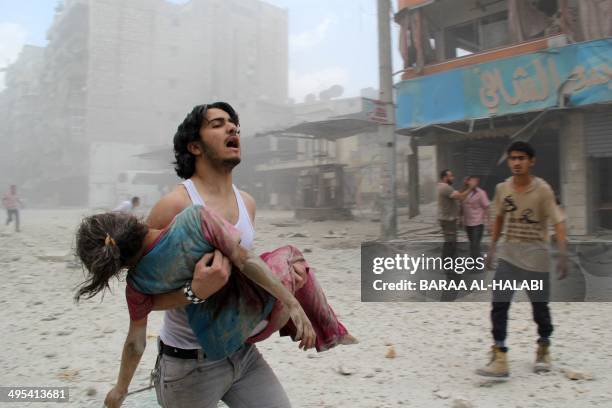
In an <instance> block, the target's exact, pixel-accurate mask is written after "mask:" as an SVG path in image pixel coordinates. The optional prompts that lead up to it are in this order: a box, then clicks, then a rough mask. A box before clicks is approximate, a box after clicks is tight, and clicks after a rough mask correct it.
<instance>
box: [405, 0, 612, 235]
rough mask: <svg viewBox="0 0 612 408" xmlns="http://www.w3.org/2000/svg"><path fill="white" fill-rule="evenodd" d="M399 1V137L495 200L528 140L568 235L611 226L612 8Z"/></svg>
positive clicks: (513, 0) (515, 1)
mask: <svg viewBox="0 0 612 408" xmlns="http://www.w3.org/2000/svg"><path fill="white" fill-rule="evenodd" d="M451 3H452V4H451ZM398 4H399V12H398V14H397V15H396V21H397V22H398V23H399V24H400V27H401V30H400V31H401V34H400V36H401V38H400V46H401V47H402V55H403V57H404V71H403V76H402V81H401V82H399V83H398V84H396V87H397V118H398V128H399V130H398V132H400V133H403V134H407V135H412V136H414V137H416V138H418V140H419V144H420V145H428V146H435V147H436V151H437V166H438V170H442V169H444V168H450V169H452V170H453V171H454V172H455V174H456V175H457V176H458V180H461V179H462V177H464V176H467V175H477V176H480V178H481V183H482V184H483V187H484V188H485V189H486V190H487V191H488V192H489V194H490V195H491V194H492V193H493V191H494V187H495V185H496V184H497V183H498V182H500V181H502V180H504V179H505V178H507V177H508V176H509V175H510V173H509V171H508V169H507V165H506V164H505V161H504V152H505V150H506V148H507V147H508V146H509V144H511V143H512V142H514V141H517V140H523V141H529V142H530V143H531V144H533V145H534V147H535V149H536V152H537V161H536V166H535V169H534V173H535V174H536V175H537V176H540V177H543V178H544V179H545V180H546V181H548V183H549V184H550V185H551V186H552V188H553V189H554V191H555V193H556V194H557V196H558V198H559V200H560V202H561V203H562V205H563V207H564V208H565V211H566V213H567V216H568V227H569V233H570V234H573V235H586V234H592V233H597V231H599V230H600V229H601V228H612V191H611V190H612V189H611V188H610V183H609V177H610V174H611V173H610V168H611V166H612V65H611V63H610V61H612V18H610V17H611V16H612V14H611V13H612V1H608V0H606V1H590V0H585V1H579V2H578V1H572V0H567V1H564V0H559V1H556V0H554V1H527V0H508V1H496V2H491V3H490V4H488V5H487V4H484V3H483V2H478V1H474V0H458V1H452V2H450V1H448V0H437V1H431V0H429V1H419V0H403V1H402V0H400V1H399V3H398Z"/></svg>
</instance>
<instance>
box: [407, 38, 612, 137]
mask: <svg viewBox="0 0 612 408" xmlns="http://www.w3.org/2000/svg"><path fill="white" fill-rule="evenodd" d="M396 88H397V115H396V117H397V127H398V128H399V129H414V128H418V127H422V126H427V125H432V124H443V123H452V122H457V121H464V120H470V119H480V118H487V117H493V116H502V115H507V114H512V113H521V112H530V111H539V110H543V109H546V108H551V107H555V106H560V103H561V102H560V101H562V103H564V104H565V106H570V107H571V106H584V105H590V104H593V103H602V102H612V39H610V38H608V39H603V40H596V41H589V42H584V43H578V44H572V45H567V46H564V47H559V48H548V49H546V50H543V51H540V52H536V53H532V54H525V55H519V56H516V57H511V58H505V59H500V60H497V61H493V62H487V63H483V64H478V65H474V66H470V67H466V68H459V69H454V70H450V71H446V72H441V73H438V74H433V75H427V76H423V77H419V78H415V79H410V80H407V81H402V82H400V83H398V84H396Z"/></svg>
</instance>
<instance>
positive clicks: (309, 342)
mask: <svg viewBox="0 0 612 408" xmlns="http://www.w3.org/2000/svg"><path fill="white" fill-rule="evenodd" d="M229 258H230V260H231V261H232V263H233V264H234V265H235V266H236V267H237V268H238V269H239V270H240V272H242V274H243V275H244V276H246V277H247V278H248V279H250V280H252V281H253V282H255V283H256V284H257V285H259V286H261V287H262V288H263V289H265V290H266V291H267V292H268V293H270V294H271V295H272V296H274V297H275V298H276V299H278V300H279V301H280V302H281V303H282V304H283V305H285V307H286V308H287V311H288V312H289V317H290V318H291V320H292V321H293V323H294V325H295V327H296V331H297V332H296V335H295V340H301V342H300V345H299V347H300V348H303V349H304V350H308V349H309V348H312V347H314V345H315V340H316V334H315V332H314V329H313V327H312V324H311V323H310V320H309V319H308V316H306V313H304V310H303V309H302V306H301V305H300V304H299V302H298V301H297V299H296V298H295V297H294V296H293V294H292V293H291V292H290V291H289V290H288V289H287V288H286V287H285V286H284V285H283V283H282V282H281V281H280V279H278V277H277V276H276V275H274V273H273V272H272V271H271V270H270V268H269V267H268V265H267V264H266V263H265V262H264V261H263V260H262V259H261V258H260V257H259V256H257V255H255V254H254V253H252V252H250V251H247V249H246V248H244V247H243V246H241V245H238V246H237V247H236V249H235V250H234V251H233V252H232V254H231V255H229Z"/></svg>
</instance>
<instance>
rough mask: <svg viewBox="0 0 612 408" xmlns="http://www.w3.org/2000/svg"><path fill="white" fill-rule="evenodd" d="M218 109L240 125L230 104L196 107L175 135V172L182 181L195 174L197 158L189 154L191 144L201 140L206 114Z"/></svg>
mask: <svg viewBox="0 0 612 408" xmlns="http://www.w3.org/2000/svg"><path fill="white" fill-rule="evenodd" d="M210 108H216V109H221V110H222V111H224V112H226V113H227V114H228V115H229V116H230V119H231V120H232V122H234V123H235V124H236V126H239V125H240V121H239V119H238V114H237V113H236V111H235V110H234V108H232V106H231V105H230V104H229V103H226V102H215V103H211V104H208V105H196V106H195V107H194V108H193V109H192V110H191V112H190V113H189V114H188V115H187V117H186V118H185V120H183V123H181V124H180V125H179V127H178V129H177V130H176V133H175V134H174V158H175V162H174V170H176V174H177V175H178V176H179V177H180V178H182V179H188V178H189V177H191V176H193V173H195V156H194V155H193V154H191V153H190V152H189V150H188V149H187V146H189V143H193V142H197V141H198V140H200V129H201V128H202V126H203V125H205V123H204V122H205V120H206V112H208V109H210Z"/></svg>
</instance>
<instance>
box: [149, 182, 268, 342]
mask: <svg viewBox="0 0 612 408" xmlns="http://www.w3.org/2000/svg"><path fill="white" fill-rule="evenodd" d="M182 184H183V186H184V187H185V189H186V190H187V194H189V198H190V199H191V202H192V204H194V205H205V204H204V200H202V197H201V196H200V194H199V193H198V190H196V187H195V185H194V184H193V182H192V181H191V180H189V179H187V180H185V181H183V182H182ZM232 187H233V189H234V195H235V196H236V202H237V203H238V222H237V223H236V224H235V225H234V226H235V227H236V228H237V229H238V231H240V244H241V245H242V246H243V247H245V248H248V249H250V248H251V247H252V246H253V239H254V238H255V229H254V228H253V224H252V223H251V218H250V217H249V213H248V211H247V209H246V206H245V205H244V201H243V200H242V196H241V195H240V192H239V191H238V189H237V188H236V186H234V185H233V184H232ZM262 323H264V322H261V323H260V324H259V325H258V326H257V327H256V328H255V330H254V333H255V332H259V331H261V329H260V325H261V324H262ZM263 326H264V327H265V324H264V325H263ZM258 329H259V330H258ZM159 337H160V338H161V340H162V341H163V342H164V344H167V345H169V346H172V347H178V348H182V349H199V348H201V347H200V344H199V343H198V340H197V339H196V337H195V334H194V333H193V330H192V329H191V326H189V322H188V320H187V313H186V312H185V308H183V307H179V308H177V309H170V310H166V311H165V313H164V320H163V322H162V326H161V329H160V331H159Z"/></svg>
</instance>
